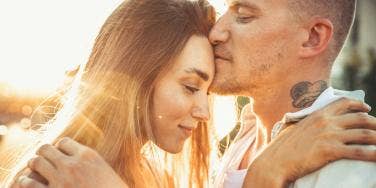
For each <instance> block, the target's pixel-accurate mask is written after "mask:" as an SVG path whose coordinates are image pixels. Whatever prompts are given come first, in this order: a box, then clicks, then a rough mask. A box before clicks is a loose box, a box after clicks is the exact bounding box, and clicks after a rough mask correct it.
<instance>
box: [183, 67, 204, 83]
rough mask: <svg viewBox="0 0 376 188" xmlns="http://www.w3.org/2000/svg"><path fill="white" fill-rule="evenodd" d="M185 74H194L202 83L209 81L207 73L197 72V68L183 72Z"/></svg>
mask: <svg viewBox="0 0 376 188" xmlns="http://www.w3.org/2000/svg"><path fill="white" fill-rule="evenodd" d="M185 72H186V73H190V74H192V73H193V74H196V75H197V76H199V77H200V78H201V79H203V80H204V81H208V80H209V75H208V74H207V73H205V72H204V71H202V70H199V69H197V68H189V69H187V70H185Z"/></svg>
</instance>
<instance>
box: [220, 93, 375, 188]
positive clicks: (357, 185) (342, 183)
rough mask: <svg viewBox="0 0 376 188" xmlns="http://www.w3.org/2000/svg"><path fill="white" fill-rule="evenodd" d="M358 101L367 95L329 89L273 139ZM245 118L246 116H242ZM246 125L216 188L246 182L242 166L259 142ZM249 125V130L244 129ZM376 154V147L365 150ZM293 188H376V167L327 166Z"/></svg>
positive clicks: (349, 163)
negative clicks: (337, 104)
mask: <svg viewBox="0 0 376 188" xmlns="http://www.w3.org/2000/svg"><path fill="white" fill-rule="evenodd" d="M343 97H347V98H354V99H358V100H362V101H363V100H364V92H363V91H359V90H358V91H351V92H350V91H341V90H336V89H333V88H331V87H330V88H328V89H326V90H325V91H324V92H323V93H322V94H321V95H320V96H319V97H318V98H317V100H316V101H315V102H314V103H313V104H312V106H311V107H308V108H305V109H303V110H301V111H298V112H295V113H286V114H285V116H284V118H283V120H282V121H281V122H278V123H276V125H275V126H274V128H273V131H272V134H273V135H272V138H273V137H275V136H276V135H277V134H278V133H279V131H280V130H281V129H282V128H283V127H282V125H283V124H284V122H296V121H299V120H301V119H303V118H304V117H306V116H308V115H309V114H311V113H312V112H314V111H317V110H319V109H321V108H323V107H325V106H326V105H328V104H330V103H331V102H334V101H336V100H338V99H340V98H343ZM242 116H243V114H242ZM258 123H261V122H259V121H258V120H257V119H256V118H254V123H253V124H252V123H246V124H244V123H243V122H242V128H241V130H240V131H239V134H238V135H237V137H236V139H235V140H234V142H233V143H232V145H231V146H230V148H229V149H228V151H226V152H225V154H224V156H223V158H222V162H221V166H220V168H219V170H218V175H217V176H216V178H215V181H214V187H215V188H240V187H242V184H243V182H244V178H245V176H246V174H247V170H246V169H245V170H238V168H239V165H240V162H241V161H242V159H243V156H244V154H245V152H246V151H247V149H248V148H249V146H250V145H251V144H252V143H253V142H254V140H255V134H256V127H257V126H256V125H257V124H258ZM244 125H246V126H245V127H243V126H244ZM363 147H368V148H369V149H372V150H376V146H363ZM290 188H376V163H374V162H364V161H354V160H339V161H335V162H333V163H330V164H328V165H326V166H325V167H323V168H321V169H320V170H318V171H316V172H313V173H311V174H309V175H307V176H305V177H303V178H300V179H298V180H297V181H296V182H294V183H293V184H291V185H290Z"/></svg>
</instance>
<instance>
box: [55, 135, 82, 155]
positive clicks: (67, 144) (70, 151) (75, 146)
mask: <svg viewBox="0 0 376 188" xmlns="http://www.w3.org/2000/svg"><path fill="white" fill-rule="evenodd" d="M55 145H56V147H57V148H58V149H59V150H60V151H62V152H64V153H65V154H67V155H70V156H75V155H77V154H78V153H80V150H82V147H83V146H82V145H81V144H79V143H78V142H76V141H74V140H73V139H70V138H68V137H65V138H62V139H60V140H59V141H58V142H56V144H55Z"/></svg>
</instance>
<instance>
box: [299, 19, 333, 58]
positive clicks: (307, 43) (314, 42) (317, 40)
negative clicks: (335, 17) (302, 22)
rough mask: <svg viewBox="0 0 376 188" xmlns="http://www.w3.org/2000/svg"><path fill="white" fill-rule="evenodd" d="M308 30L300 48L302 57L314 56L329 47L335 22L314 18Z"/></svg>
mask: <svg viewBox="0 0 376 188" xmlns="http://www.w3.org/2000/svg"><path fill="white" fill-rule="evenodd" d="M306 31H307V35H306V38H305V39H304V40H303V41H302V44H301V46H300V50H299V56H300V57H302V58H310V57H314V56H317V55H318V54H320V53H322V52H323V51H325V50H327V49H328V46H329V44H330V41H331V39H332V37H333V24H332V22H331V21H330V20H329V19H326V18H313V19H312V21H311V22H310V23H309V25H308V27H307V28H306Z"/></svg>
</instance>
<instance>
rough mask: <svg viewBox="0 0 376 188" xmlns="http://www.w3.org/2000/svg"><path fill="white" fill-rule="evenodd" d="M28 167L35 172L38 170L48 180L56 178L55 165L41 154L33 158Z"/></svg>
mask: <svg viewBox="0 0 376 188" xmlns="http://www.w3.org/2000/svg"><path fill="white" fill-rule="evenodd" d="M28 167H29V168H30V169H32V170H34V171H35V172H38V173H39V174H40V175H42V176H43V177H44V178H46V179H47V181H48V180H51V179H54V178H55V176H56V169H55V167H54V166H53V165H52V164H51V163H50V162H49V161H48V160H47V159H45V158H44V157H41V156H38V157H35V158H33V159H31V160H30V161H29V163H28Z"/></svg>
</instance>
